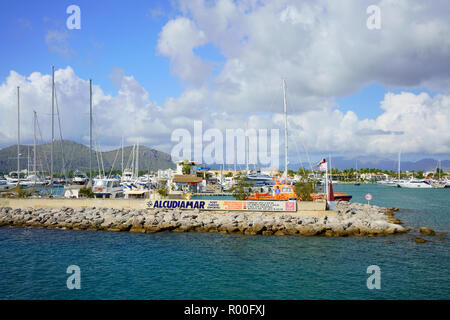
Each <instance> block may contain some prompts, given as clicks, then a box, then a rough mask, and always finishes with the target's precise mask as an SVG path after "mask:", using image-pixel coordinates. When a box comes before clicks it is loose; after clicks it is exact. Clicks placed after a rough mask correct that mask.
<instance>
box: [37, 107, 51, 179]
mask: <svg viewBox="0 0 450 320" xmlns="http://www.w3.org/2000/svg"><path fill="white" fill-rule="evenodd" d="M36 124H37V127H38V131H39V136H40V137H41V142H42V143H44V142H45V141H44V139H43V138H42V131H41V126H40V125H39V118H38V117H37V113H36ZM42 155H43V158H44V163H45V165H46V166H47V168H44V166H43V165H42V159H41V169H42V171H44V169H47V172H50V165H49V162H48V159H47V155H46V154H45V152H44V150H42Z"/></svg>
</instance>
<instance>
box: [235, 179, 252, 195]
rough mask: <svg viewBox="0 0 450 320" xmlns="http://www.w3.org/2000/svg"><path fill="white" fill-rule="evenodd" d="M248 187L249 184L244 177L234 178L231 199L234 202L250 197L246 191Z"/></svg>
mask: <svg viewBox="0 0 450 320" xmlns="http://www.w3.org/2000/svg"><path fill="white" fill-rule="evenodd" d="M248 187H250V184H249V183H248V182H247V179H246V177H244V176H239V177H237V178H236V184H235V185H234V186H233V189H232V192H233V197H234V198H235V199H236V200H245V199H247V197H248V196H249V195H250V193H249V192H248V191H246V190H248Z"/></svg>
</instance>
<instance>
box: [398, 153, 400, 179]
mask: <svg viewBox="0 0 450 320" xmlns="http://www.w3.org/2000/svg"><path fill="white" fill-rule="evenodd" d="M398 180H400V151H399V152H398Z"/></svg>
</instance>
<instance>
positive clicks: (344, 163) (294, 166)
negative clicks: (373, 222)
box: [206, 156, 450, 172]
mask: <svg viewBox="0 0 450 320" xmlns="http://www.w3.org/2000/svg"><path fill="white" fill-rule="evenodd" d="M316 160H317V161H313V162H312V163H311V165H312V167H313V169H317V166H316V164H317V162H318V160H319V159H316ZM356 160H358V169H362V168H375V169H380V170H388V171H390V170H393V171H397V168H398V162H397V161H396V160H390V159H381V158H375V157H369V156H366V157H362V156H361V157H356V158H345V157H338V156H336V157H332V159H331V165H332V167H333V168H337V169H339V170H344V169H350V168H353V169H356ZM327 161H329V159H328V158H327ZM302 165H303V167H304V168H306V169H308V170H309V169H310V168H311V166H310V164H309V163H307V162H303V163H302ZM437 166H438V161H437V160H435V159H422V160H419V161H415V162H414V161H401V167H400V169H401V170H402V171H435V170H436V168H437ZM206 167H210V168H213V169H217V170H220V169H221V168H222V165H217V164H212V165H206ZM263 167H264V166H263ZM249 168H250V169H251V170H254V169H255V166H254V165H253V164H249ZM257 168H258V167H257ZM288 168H289V169H290V170H294V171H297V170H298V169H299V168H300V163H289V165H288ZM441 168H442V170H444V171H445V172H449V171H450V160H442V161H441ZM225 169H226V170H233V169H234V165H226V166H225ZM237 169H238V170H244V169H245V165H238V166H237ZM258 169H259V168H258ZM279 170H281V171H282V170H284V159H280V162H279Z"/></svg>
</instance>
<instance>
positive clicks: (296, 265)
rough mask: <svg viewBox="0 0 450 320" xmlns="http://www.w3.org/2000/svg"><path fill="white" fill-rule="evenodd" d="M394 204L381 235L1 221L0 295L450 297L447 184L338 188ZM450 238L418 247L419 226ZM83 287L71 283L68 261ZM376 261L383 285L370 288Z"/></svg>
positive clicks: (382, 203)
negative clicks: (150, 230) (403, 229)
mask: <svg viewBox="0 0 450 320" xmlns="http://www.w3.org/2000/svg"><path fill="white" fill-rule="evenodd" d="M334 190H335V191H344V192H348V193H350V194H352V195H353V200H352V201H355V202H362V203H367V201H366V200H365V199H364V195H365V194H366V193H371V194H372V196H373V200H372V201H371V204H374V205H380V206H386V207H398V208H400V212H398V213H396V216H397V217H398V218H399V219H401V220H402V221H403V222H404V223H405V225H406V226H408V227H409V228H411V229H412V231H411V232H410V233H408V234H402V235H393V236H385V237H375V238H366V237H364V238H363V237H348V238H327V237H301V236H282V237H275V236H247V235H230V234H218V233H211V234H209V233H159V234H158V233H157V234H135V233H116V232H101V231H71V230H51V229H48V230H47V229H37V228H10V227H2V228H0V299H164V300H165V299H289V300H298V299H449V298H450V273H449V270H450V242H449V241H450V239H449V236H448V235H449V234H450V189H423V190H414V189H400V188H393V187H386V186H379V185H361V186H353V185H336V186H335V187H334ZM423 226H425V227H430V228H433V229H434V230H435V231H436V232H439V233H440V232H444V233H447V236H445V237H443V238H442V237H441V239H439V237H438V236H435V237H427V236H422V237H424V238H426V239H428V240H429V242H427V243H423V244H418V243H415V242H414V238H415V237H417V236H419V234H418V231H417V229H418V228H419V227H423ZM70 265H76V266H78V267H79V268H80V279H81V282H80V284H81V288H80V289H79V290H77V289H73V290H69V289H68V288H67V285H66V282H67V279H68V277H69V276H70V275H71V274H68V273H66V271H67V268H68V266H70ZM371 265H377V266H379V268H380V270H381V277H380V279H381V281H380V283H381V288H380V289H372V290H370V289H368V287H367V279H368V277H369V276H370V275H371V274H368V273H367V268H368V267H369V266H371Z"/></svg>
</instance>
